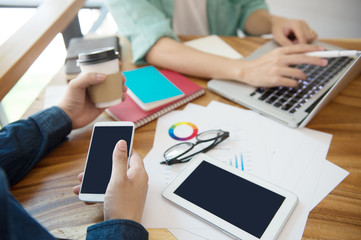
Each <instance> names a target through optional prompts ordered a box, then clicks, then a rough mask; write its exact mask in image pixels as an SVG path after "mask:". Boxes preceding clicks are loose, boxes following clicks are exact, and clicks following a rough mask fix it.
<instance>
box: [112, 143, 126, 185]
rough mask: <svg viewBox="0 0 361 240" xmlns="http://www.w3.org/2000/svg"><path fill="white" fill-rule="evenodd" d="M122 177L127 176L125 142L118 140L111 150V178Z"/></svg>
mask: <svg viewBox="0 0 361 240" xmlns="http://www.w3.org/2000/svg"><path fill="white" fill-rule="evenodd" d="M119 178H120V179H123V180H125V179H126V178H127V143H126V141H124V140H120V141H118V142H117V144H116V145H115V147H114V150H113V168H112V174H111V178H110V180H112V179H119Z"/></svg>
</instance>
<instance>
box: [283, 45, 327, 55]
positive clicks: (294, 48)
mask: <svg viewBox="0 0 361 240" xmlns="http://www.w3.org/2000/svg"><path fill="white" fill-rule="evenodd" d="M277 50H278V51H279V52H280V53H281V54H296V53H306V52H312V51H323V50H325V48H324V47H322V46H318V45H313V44H297V45H291V46H286V47H281V48H278V49H277Z"/></svg>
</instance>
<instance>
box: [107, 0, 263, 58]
mask: <svg viewBox="0 0 361 240" xmlns="http://www.w3.org/2000/svg"><path fill="white" fill-rule="evenodd" d="M106 2H107V7H108V10H109V11H110V12H111V14H112V16H113V18H114V20H115V21H116V23H117V25H118V29H119V33H120V34H121V35H123V36H125V37H127V38H128V39H129V41H130V42H131V44H132V51H133V61H134V62H135V63H136V64H145V63H146V61H145V55H146V54H147V52H148V51H149V49H150V48H151V47H152V46H153V45H154V44H155V43H156V42H157V41H158V39H160V38H161V37H170V38H173V39H175V40H179V39H178V38H177V36H176V34H175V33H174V31H173V29H172V27H171V26H172V25H173V24H172V19H173V8H174V0H107V1H106ZM259 9H266V10H267V9H268V8H267V5H266V3H265V2H264V0H207V15H208V24H209V33H210V34H215V35H221V36H237V29H240V30H242V31H243V32H244V28H243V26H244V23H245V21H246V20H247V18H248V17H249V15H251V14H252V13H253V12H254V11H255V10H259Z"/></svg>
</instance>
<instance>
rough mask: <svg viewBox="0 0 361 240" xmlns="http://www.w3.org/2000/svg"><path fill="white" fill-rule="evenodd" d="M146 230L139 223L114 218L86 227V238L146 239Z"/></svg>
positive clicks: (99, 239) (88, 239) (90, 239)
mask: <svg viewBox="0 0 361 240" xmlns="http://www.w3.org/2000/svg"><path fill="white" fill-rule="evenodd" d="M148 237H149V234H148V231H147V230H146V229H145V228H144V227H143V226H142V225H140V224H139V223H137V222H134V221H131V220H126V219H114V220H108V221H104V222H101V223H97V224H95V225H92V226H90V227H88V230H87V236H86V239H87V240H93V239H94V240H95V239H96V240H106V239H132V240H143V239H144V240H145V239H148Z"/></svg>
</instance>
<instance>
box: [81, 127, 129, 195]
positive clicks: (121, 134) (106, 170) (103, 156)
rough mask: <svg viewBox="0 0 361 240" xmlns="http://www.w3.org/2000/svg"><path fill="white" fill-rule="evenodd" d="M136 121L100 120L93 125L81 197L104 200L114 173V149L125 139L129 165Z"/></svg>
mask: <svg viewBox="0 0 361 240" xmlns="http://www.w3.org/2000/svg"><path fill="white" fill-rule="evenodd" d="M133 136H134V123H132V122H98V123H96V124H95V125H94V127H93V133H92V136H91V140H90V145H89V150H88V156H87V161H86V164H85V170H84V177H83V181H82V183H81V188H80V192H79V199H80V200H82V201H85V202H104V195H105V191H106V189H107V186H108V183H109V180H110V176H111V173H112V158H113V150H114V147H115V145H116V143H117V142H118V141H119V140H121V139H123V140H124V141H126V143H127V154H128V156H127V157H128V165H129V156H130V152H131V149H132V145H133Z"/></svg>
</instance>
